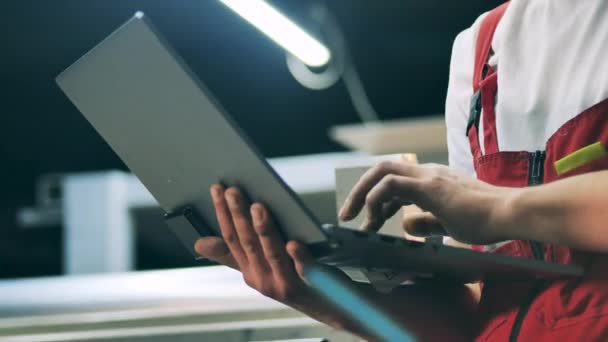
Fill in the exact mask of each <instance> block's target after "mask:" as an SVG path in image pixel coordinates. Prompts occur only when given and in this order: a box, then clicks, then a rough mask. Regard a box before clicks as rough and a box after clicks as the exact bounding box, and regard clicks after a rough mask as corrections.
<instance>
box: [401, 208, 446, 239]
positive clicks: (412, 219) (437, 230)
mask: <svg viewBox="0 0 608 342" xmlns="http://www.w3.org/2000/svg"><path fill="white" fill-rule="evenodd" d="M403 229H404V230H405V231H406V232H407V233H408V234H411V235H414V236H423V237H426V236H430V235H447V232H446V230H445V228H444V227H443V225H442V224H441V222H439V220H438V219H437V218H436V217H435V216H434V215H433V214H431V213H430V212H422V213H412V214H409V215H407V216H406V217H405V218H404V220H403Z"/></svg>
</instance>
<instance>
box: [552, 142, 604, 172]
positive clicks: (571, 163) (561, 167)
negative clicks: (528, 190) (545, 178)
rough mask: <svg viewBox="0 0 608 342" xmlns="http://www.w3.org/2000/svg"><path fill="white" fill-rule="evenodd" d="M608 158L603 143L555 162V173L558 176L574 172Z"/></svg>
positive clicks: (582, 149) (597, 143)
mask: <svg viewBox="0 0 608 342" xmlns="http://www.w3.org/2000/svg"><path fill="white" fill-rule="evenodd" d="M606 156H608V150H606V147H605V146H604V144H602V142H601V141H598V142H596V143H595V144H591V145H587V146H585V147H583V148H581V149H578V150H576V151H574V152H572V153H570V154H569V155H567V156H565V157H564V158H562V159H560V160H558V161H556V162H555V164H554V165H555V171H556V172H557V174H558V175H561V174H563V173H566V172H568V171H570V170H574V169H576V168H577V167H579V166H583V165H585V164H587V163H590V162H592V161H594V160H597V159H600V158H603V157H606Z"/></svg>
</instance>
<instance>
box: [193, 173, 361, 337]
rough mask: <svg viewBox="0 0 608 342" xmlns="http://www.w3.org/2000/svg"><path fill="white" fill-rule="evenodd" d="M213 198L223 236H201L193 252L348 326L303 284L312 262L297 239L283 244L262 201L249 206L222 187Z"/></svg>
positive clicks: (284, 299)
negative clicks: (305, 270)
mask: <svg viewBox="0 0 608 342" xmlns="http://www.w3.org/2000/svg"><path fill="white" fill-rule="evenodd" d="M211 197H212V199H213V204H214V206H215V212H216V216H217V220H218V222H219V225H220V229H221V233H222V238H217V237H205V238H201V239H199V240H198V241H197V242H196V245H195V249H196V252H197V253H199V254H200V255H201V256H204V257H206V258H209V259H211V260H213V261H216V262H218V263H220V264H223V265H226V266H229V267H232V268H234V269H236V270H239V271H240V272H241V273H242V274H243V279H244V281H245V283H246V284H247V285H249V286H250V287H252V288H253V289H255V290H257V291H258V292H260V293H261V294H263V295H265V296H267V297H270V298H272V299H275V300H277V301H279V302H282V303H284V304H286V305H289V306H291V307H293V308H295V309H297V310H300V311H302V312H304V313H305V314H307V315H310V316H312V317H314V318H316V319H318V320H320V321H323V322H325V323H327V324H329V325H331V326H333V327H335V328H343V329H347V325H348V324H349V323H348V320H347V319H346V318H345V317H344V315H341V314H339V313H337V312H336V311H335V310H334V309H333V308H331V307H329V306H328V305H327V304H326V303H325V301H323V300H321V299H320V297H319V296H318V295H317V294H316V293H315V292H314V290H313V289H311V288H310V287H309V286H308V285H307V284H306V283H305V282H304V280H303V274H304V269H305V267H307V266H308V265H309V264H310V263H312V262H314V261H313V259H312V258H311V256H310V255H309V254H308V252H307V250H306V248H305V247H304V246H303V245H302V244H300V243H298V242H296V241H289V242H288V243H287V244H286V243H285V242H284V241H283V240H282V239H281V237H280V236H279V233H278V231H277V230H276V229H275V226H274V224H273V220H272V217H271V215H270V214H269V212H268V210H266V208H265V207H264V206H263V205H262V204H260V203H253V204H251V203H249V201H247V199H246V198H245V196H244V195H243V194H242V193H241V191H240V190H239V189H237V188H229V189H227V190H224V189H223V188H222V186H220V185H214V186H212V187H211ZM343 276H344V275H343ZM348 329H349V330H351V332H355V333H360V332H358V331H356V329H355V328H348Z"/></svg>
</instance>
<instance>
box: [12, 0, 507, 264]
mask: <svg viewBox="0 0 608 342" xmlns="http://www.w3.org/2000/svg"><path fill="white" fill-rule="evenodd" d="M500 2H501V1H497V0H450V1H445V0H383V1H372V0H327V1H326V4H327V6H328V7H329V9H330V10H331V11H332V13H333V14H334V15H335V16H336V17H337V19H338V22H339V23H340V25H341V27H342V29H343V31H344V33H345V36H346V39H347V42H348V44H349V46H350V50H351V53H352V58H353V60H354V62H355V64H356V66H357V68H358V69H359V72H360V76H361V78H362V80H363V82H364V84H365V86H366V88H367V91H368V93H369V96H370V99H371V101H372V102H373V104H374V105H375V107H376V108H377V110H378V112H379V113H380V115H381V117H382V118H397V117H411V116H422V115H428V114H437V113H442V112H443V105H444V96H445V91H446V86H447V73H448V64H449V58H450V51H451V44H452V41H453V39H454V37H455V36H456V34H457V33H458V32H459V31H461V30H463V29H465V28H466V27H468V26H470V25H471V23H472V22H473V20H474V19H475V18H476V17H477V16H478V15H479V14H480V13H482V12H483V11H485V10H487V9H490V8H492V7H494V6H496V5H497V4H499V3H500ZM272 3H273V4H275V5H276V6H277V7H279V8H280V9H281V10H283V11H284V12H286V13H287V14H289V15H290V16H292V17H293V18H295V19H296V20H298V21H299V22H301V23H302V24H303V25H306V23H307V15H306V13H308V8H309V6H310V4H311V1H309V0H274V1H272ZM136 10H143V11H144V12H146V14H147V15H148V16H149V17H150V18H151V20H152V21H153V22H154V23H155V25H156V26H157V28H158V29H159V30H160V31H161V32H162V33H163V34H164V35H165V36H166V37H167V39H168V40H169V41H170V43H171V44H172V45H173V46H174V47H175V48H177V50H178V52H179V53H181V54H182V55H183V56H184V58H185V59H186V61H187V62H188V64H190V66H191V67H192V69H193V70H194V71H195V72H196V73H197V74H198V76H199V77H200V78H201V79H202V80H203V81H204V82H205V83H206V84H207V86H208V87H209V88H210V89H211V90H212V91H213V92H214V93H215V95H216V97H217V98H218V99H219V100H220V101H221V102H222V103H223V104H224V106H225V107H226V108H227V109H228V111H229V112H230V113H231V114H232V115H233V116H234V117H235V118H236V120H237V122H239V123H240V124H241V125H242V126H243V128H244V129H245V131H246V132H247V133H248V134H249V135H250V136H251V138H252V139H253V141H254V142H256V143H257V144H258V145H259V147H260V148H261V150H262V152H264V153H265V154H266V156H268V157H272V156H281V155H290V154H304V153H316V152H324V151H331V150H339V149H340V147H339V146H337V145H336V144H334V143H333V142H331V141H330V140H329V138H328V137H327V130H328V128H329V127H330V126H332V125H335V124H340V123H349V122H355V121H357V117H356V116H355V114H354V111H353V108H352V106H351V104H350V103H349V101H348V98H347V95H346V93H345V90H344V88H343V86H342V85H341V84H340V83H338V84H337V85H335V86H333V87H331V88H330V89H327V90H325V91H311V90H307V89H305V88H303V87H302V86H300V85H299V84H298V83H297V82H296V81H295V80H294V79H293V78H292V77H291V75H290V74H289V73H288V71H287V67H286V64H285V56H284V53H283V52H282V51H281V49H280V48H278V47H277V46H275V45H274V44H273V43H272V42H271V41H269V40H268V39H266V38H265V37H264V36H262V35H261V34H260V33H259V32H257V31H256V30H255V29H253V28H252V27H251V26H250V25H249V24H247V23H245V22H244V21H243V20H241V19H240V18H238V17H237V16H235V15H234V14H233V13H231V12H230V11H228V10H227V9H226V8H225V7H224V6H222V5H220V4H219V3H218V2H217V1H215V0H48V1H46V0H38V1H33V0H8V1H7V0H4V1H2V2H1V3H0V22H1V23H2V28H3V29H2V30H1V31H0V43H1V45H0V46H1V47H2V50H1V51H2V52H1V53H0V80H1V82H0V94H1V95H0V99H1V100H2V102H1V107H0V113H1V114H0V120H1V121H0V156H1V158H2V164H1V165H2V167H1V168H0V186H1V188H2V191H1V192H0V194H1V196H0V197H1V200H0V204H2V208H1V209H0V233H1V232H2V231H5V232H6V235H4V236H8V237H7V238H6V239H4V242H5V243H6V242H10V239H11V237H13V236H17V235H15V234H12V233H11V232H10V231H14V229H16V228H14V224H13V221H14V213H15V208H17V207H19V206H23V205H29V204H31V202H32V197H33V190H34V185H33V182H34V180H35V179H36V177H38V176H39V175H40V174H44V173H51V172H75V171H84V170H95V169H112V168H123V167H124V166H123V165H122V163H121V162H120V161H119V160H118V159H117V157H116V156H115V155H114V153H113V152H112V151H111V150H110V149H109V148H108V147H107V146H106V145H105V143H104V142H103V141H102V140H101V138H100V137H99V136H98V135H97V134H96V133H95V132H94V130H93V129H92V128H91V127H90V126H89V124H88V123H87V122H86V121H85V120H84V119H83V117H82V116H81V115H80V114H79V113H78V112H77V110H76V109H75V108H74V107H73V106H72V105H71V104H70V103H69V101H68V100H67V99H66V98H65V97H64V96H63V94H62V93H61V92H60V91H59V89H58V88H57V87H56V85H55V83H54V77H55V76H56V75H57V74H58V73H59V72H60V71H61V70H63V69H64V68H65V67H67V66H68V65H69V64H70V63H72V62H73V61H75V60H76V59H77V58H78V57H80V56H81V55H82V54H84V53H85V52H86V51H88V50H89V49H90V48H91V47H93V46H94V45H95V44H96V43H97V42H99V41H100V40H101V39H103V38H104V37H105V36H106V35H108V34H109V33H110V32H112V31H113V30H114V29H115V28H116V27H117V26H119V25H120V24H121V23H122V22H124V21H125V20H126V19H128V18H129V17H130V16H131V15H132V14H133V13H134V12H135V11H136ZM2 228H4V229H2ZM15 239H17V238H15ZM2 240H3V236H0V241H2ZM17 240H18V239H17ZM2 251H3V248H2V247H1V245H0V259H2V258H3V257H2V253H3V252H2Z"/></svg>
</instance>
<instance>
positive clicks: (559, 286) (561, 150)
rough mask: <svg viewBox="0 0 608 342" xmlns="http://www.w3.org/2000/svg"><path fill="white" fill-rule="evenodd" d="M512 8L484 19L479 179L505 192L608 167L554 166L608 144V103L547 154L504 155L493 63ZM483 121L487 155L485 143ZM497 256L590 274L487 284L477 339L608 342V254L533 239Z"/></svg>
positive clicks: (479, 56)
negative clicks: (495, 41) (494, 46)
mask: <svg viewBox="0 0 608 342" xmlns="http://www.w3.org/2000/svg"><path fill="white" fill-rule="evenodd" d="M507 6H508V3H506V4H504V5H502V6H499V7H498V8H496V9H494V10H493V11H492V12H490V13H489V14H488V15H487V16H486V18H485V19H484V21H483V23H482V25H481V28H480V32H479V36H478V40H477V47H476V52H475V66H474V67H475V69H474V76H473V89H474V92H475V95H474V96H473V99H472V102H471V117H470V119H469V125H468V127H467V135H468V137H469V141H470V144H471V151H472V153H473V159H474V166H475V170H476V172H477V177H478V178H479V179H480V180H483V181H485V182H488V183H491V184H495V185H499V186H509V187H525V186H529V185H535V184H542V183H548V182H552V181H555V180H558V179H561V178H564V177H569V176H574V175H578V174H581V173H586V172H592V171H598V170H604V169H608V157H603V158H598V159H595V160H592V161H590V162H588V163H587V164H584V165H582V166H579V167H576V168H574V169H572V170H570V171H567V172H564V173H561V174H559V175H558V173H557V171H556V168H555V162H556V161H558V160H560V159H561V158H563V157H565V156H567V155H569V154H571V153H573V152H575V151H577V150H579V149H581V148H583V147H585V146H589V145H591V144H594V143H597V142H601V143H602V144H603V146H608V99H607V100H604V101H602V102H601V103H598V104H596V105H594V106H593V107H591V108H589V109H587V110H585V111H584V112H582V113H580V114H579V115H577V116H576V117H574V118H573V119H571V120H569V121H568V122H566V123H565V124H564V125H563V126H561V127H560V128H559V129H558V130H557V131H556V132H555V133H554V134H553V135H552V136H551V138H549V140H548V141H547V143H546V147H545V151H535V152H528V151H516V152H512V151H499V150H498V143H497V135H496V125H495V123H496V121H495V111H494V109H495V100H496V94H497V90H498V89H497V77H498V75H497V73H496V72H495V71H494V70H493V69H492V68H491V67H490V66H489V65H488V64H487V62H488V60H489V56H490V54H491V42H492V37H493V35H494V31H495V29H496V26H497V25H498V23H499V21H500V19H501V18H502V15H503V13H504V11H505V10H506V8H507ZM482 113H483V114H482ZM480 117H481V118H482V119H481V120H483V127H484V132H483V136H484V139H483V142H484V147H485V151H484V153H482V150H481V149H480V145H479V144H480V143H479V136H478V123H479V120H480ZM580 228H581V229H584V228H585V227H580ZM606 234H608V222H607V223H606ZM494 252H495V253H503V254H509V255H513V256H520V257H525V258H538V259H541V258H542V259H544V260H546V261H552V262H558V263H576V264H578V265H582V266H583V267H584V268H585V275H584V276H582V277H581V278H575V279H566V280H559V281H544V282H543V281H530V282H510V283H505V282H491V281H487V282H486V283H485V284H483V290H482V296H481V302H480V305H479V312H478V323H479V326H478V330H477V335H476V341H515V340H517V341H608V255H600V254H594V253H588V252H581V251H576V250H572V249H569V248H566V247H563V246H554V245H549V244H541V243H538V242H529V241H511V242H509V243H507V244H505V245H502V246H501V247H499V248H498V249H496V250H495V251H494Z"/></svg>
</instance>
